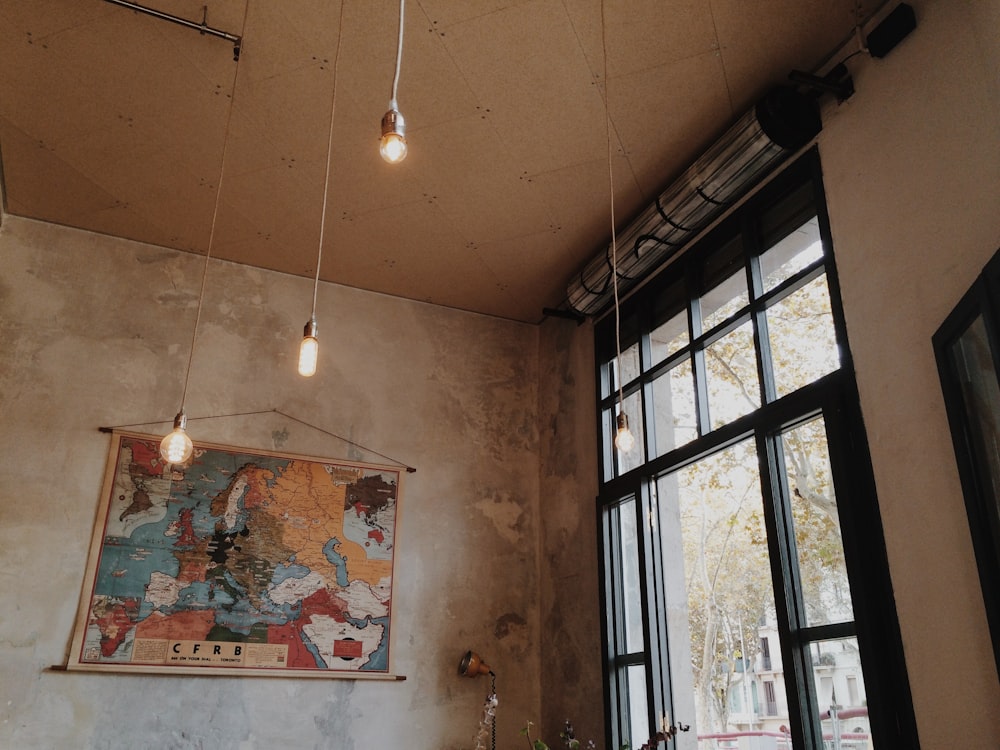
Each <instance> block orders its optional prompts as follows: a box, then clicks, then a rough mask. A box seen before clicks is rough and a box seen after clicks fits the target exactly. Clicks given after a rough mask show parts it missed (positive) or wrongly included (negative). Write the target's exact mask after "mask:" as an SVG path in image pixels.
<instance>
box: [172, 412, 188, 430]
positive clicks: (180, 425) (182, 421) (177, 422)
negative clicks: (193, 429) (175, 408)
mask: <svg viewBox="0 0 1000 750" xmlns="http://www.w3.org/2000/svg"><path fill="white" fill-rule="evenodd" d="M187 423H188V418H187V414H185V413H184V410H183V409H181V410H180V411H179V412H177V416H176V417H174V429H175V430H186V429H187Z"/></svg>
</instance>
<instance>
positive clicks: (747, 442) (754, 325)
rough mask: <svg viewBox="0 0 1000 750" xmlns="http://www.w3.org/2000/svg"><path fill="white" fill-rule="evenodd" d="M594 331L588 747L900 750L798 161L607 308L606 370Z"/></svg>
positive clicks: (874, 566) (890, 654) (876, 554)
mask: <svg viewBox="0 0 1000 750" xmlns="http://www.w3.org/2000/svg"><path fill="white" fill-rule="evenodd" d="M614 325H615V323H614V316H608V317H606V318H605V319H604V320H602V321H600V322H599V323H598V325H597V329H596V352H597V355H598V357H597V359H598V362H597V364H598V375H599V377H598V383H599V388H600V392H599V394H598V396H599V410H600V423H601V429H602V439H601V451H602V454H601V471H602V476H601V495H600V498H599V503H600V508H601V514H602V519H603V521H602V559H603V562H604V570H603V580H604V584H603V587H604V591H603V596H604V603H605V611H606V617H605V623H604V624H605V635H606V648H607V653H606V660H605V664H606V665H607V666H606V673H607V683H608V690H607V694H608V696H609V702H610V705H609V711H610V713H609V716H610V718H611V721H610V722H609V724H610V726H609V737H608V745H609V746H610V747H619V746H620V745H621V744H623V743H625V742H628V743H629V744H630V745H631V746H632V747H638V746H639V745H641V744H642V743H643V742H644V741H645V740H646V739H647V738H648V737H649V736H651V734H652V733H653V732H654V731H656V730H657V729H658V728H660V727H661V726H662V725H663V723H664V722H667V723H671V722H672V723H677V724H678V725H681V724H683V725H689V726H690V730H689V731H687V732H684V733H680V734H678V736H677V738H676V739H675V740H674V743H675V747H676V748H679V749H682V750H716V749H717V748H721V747H729V746H733V747H735V746H737V745H740V743H741V739H740V738H741V737H750V736H760V733H764V735H765V736H769V737H773V738H774V741H775V742H776V743H777V745H776V747H779V748H792V747H794V748H803V749H805V750H821V749H822V748H824V747H827V746H828V745H826V744H824V742H826V743H829V742H831V741H834V740H836V742H839V743H841V744H840V745H839V746H840V747H843V748H850V747H855V746H856V747H859V748H860V747H864V748H868V747H869V746H871V747H876V748H894V747H907V748H916V747H917V742H916V730H915V726H914V720H913V711H912V705H911V703H910V697H909V689H908V683H907V679H906V672H905V667H904V662H903V658H902V647H901V644H900V639H899V633H898V625H897V623H896V620H895V610H894V605H893V603H892V590H891V586H890V583H889V579H888V568H887V563H886V560H885V547H884V542H883V540H882V535H881V522H880V520H879V515H878V509H877V503H876V499H875V496H874V485H873V481H872V477H871V468H870V464H869V459H868V455H867V446H866V444H865V440H864V432H863V429H862V426H861V419H860V414H859V410H858V402H857V392H856V386H855V383H854V379H853V370H852V367H851V360H850V352H849V349H848V346H847V339H846V335H845V332H844V326H843V319H842V315H841V312H840V308H839V301H838V297H837V293H836V269H835V266H834V263H833V256H832V250H831V247H830V241H829V230H828V226H827V219H826V214H825V206H824V204H823V198H822V184H821V180H820V171H819V160H818V156H817V154H816V153H815V151H813V152H811V153H809V154H807V155H806V156H805V157H803V158H802V159H800V160H799V161H798V162H797V163H796V164H794V165H792V166H790V167H789V168H788V169H786V170H785V171H784V172H783V173H782V174H781V175H780V176H779V177H778V178H776V179H775V180H773V181H772V182H771V184H769V185H768V186H766V187H765V188H764V189H762V190H761V191H759V192H758V193H757V194H756V195H755V196H753V197H752V198H750V199H749V200H747V201H746V202H745V203H744V204H743V206H741V207H740V208H739V209H738V210H736V211H734V212H733V213H732V214H731V215H730V216H729V217H727V218H726V219H725V220H724V221H723V222H722V223H720V224H719V226H718V227H716V228H715V229H713V230H712V232H711V233H709V234H708V235H707V236H706V237H705V238H704V239H702V240H701V241H700V242H699V243H698V244H697V245H696V246H695V247H693V248H691V249H690V250H689V251H688V252H687V253H686V254H685V255H684V256H682V257H681V258H680V259H679V260H676V261H675V262H673V263H672V264H670V265H668V266H667V267H666V268H665V269H664V270H663V271H661V272H660V273H659V275H658V276H657V277H656V278H654V279H653V280H651V281H650V282H649V283H647V284H645V285H644V286H643V287H642V288H641V289H639V291H637V292H636V293H635V294H633V295H632V296H631V297H629V298H628V299H627V300H626V301H625V302H623V304H622V306H621V311H620V329H621V342H622V347H623V351H622V356H621V358H620V360H619V358H618V357H617V356H616V350H615V339H616V336H615V329H614ZM619 388H620V389H621V396H622V400H623V406H624V410H625V412H626V414H627V415H628V418H629V424H630V426H631V428H632V431H633V433H634V434H635V435H636V446H635V448H633V450H632V451H630V452H629V453H621V452H619V451H617V450H616V449H615V447H614V445H613V438H614V428H615V417H616V415H617V411H618V403H619ZM859 571H863V575H862V574H860V573H859ZM846 720H849V721H850V722H851V724H850V725H845V726H846V727H847V728H848V729H849V728H851V727H856V728H858V731H855V732H853V733H852V735H851V737H848V736H847V735H844V734H842V731H846V729H845V728H844V727H842V726H841V724H842V721H846ZM850 743H854V744H850ZM869 743H871V744H870V745H869Z"/></svg>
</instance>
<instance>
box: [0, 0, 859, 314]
mask: <svg viewBox="0 0 1000 750" xmlns="http://www.w3.org/2000/svg"><path fill="white" fill-rule="evenodd" d="M206 3H207V5H206ZM144 4H147V5H148V6H150V7H155V8H156V9H157V10H160V11H163V12H166V13H169V14H174V15H176V16H178V17H181V18H185V19H187V20H189V21H194V22H200V21H201V18H202V12H203V8H206V12H207V16H206V19H205V20H206V22H207V24H208V25H209V26H211V27H213V28H216V29H221V30H222V31H225V32H229V33H234V34H243V33H244V19H245V20H246V26H245V37H244V39H243V44H242V56H241V62H240V63H239V65H237V64H236V63H235V62H234V61H233V45H232V43H231V42H229V41H226V40H223V39H218V38H215V37H212V36H210V35H203V34H199V33H197V31H195V30H192V29H186V28H183V27H181V26H178V25H175V24H170V23H166V22H164V21H163V20H161V19H156V18H152V17H150V16H148V15H145V14H142V13H138V12H135V11H133V10H129V9H126V8H122V7H119V6H116V5H113V4H112V3H109V2H103V1H102V0H3V2H2V3H0V70H2V71H3V72H4V75H3V76H2V77H0V164H2V166H3V169H4V174H3V179H4V184H5V189H6V194H5V196H4V199H5V201H6V210H8V211H13V212H16V213H18V214H22V215H25V216H31V217H34V218H40V219H45V220H49V221H54V222H58V223H63V224H69V225H72V226H78V227H81V228H84V229H89V230H92V231H97V232H104V233H107V234H111V235H117V236H121V237H128V238H132V239H139V240H142V241H145V242H152V243H156V244H163V245H165V246H169V247H175V248H178V249H183V250H191V251H194V252H205V250H206V247H207V242H208V233H209V227H210V225H211V217H212V212H213V208H214V205H215V196H216V187H217V185H218V181H219V177H220V174H219V167H220V164H221V162H222V159H223V153H224V152H225V162H226V163H225V178H224V180H223V183H222V193H221V196H220V202H219V214H218V219H217V223H216V234H215V243H214V246H213V254H215V255H217V256H218V257H220V258H227V259H231V260H234V261H237V262H243V263H248V264H250V265H255V266H260V267H263V268H272V269H275V270H279V271H285V272H288V273H293V274H301V275H304V276H311V275H312V273H313V272H314V270H315V259H316V250H317V244H318V241H319V222H320V216H321V212H322V208H321V203H322V196H323V175H324V173H325V167H326V147H327V137H328V133H329V131H328V126H329V111H330V110H329V107H330V97H331V94H332V91H333V60H334V56H335V54H336V51H337V50H336V43H337V38H338V32H340V29H338V23H339V19H340V17H341V4H340V3H339V2H329V0H296V1H295V2H273V1H269V0H144ZM855 5H856V3H855V0H761V2H760V3H754V4H752V5H750V4H747V3H742V2H739V1H738V0H713V2H712V3H711V4H708V3H703V2H699V0H670V2H662V0H606V1H605V2H604V3H603V7H604V8H605V10H606V39H607V54H608V71H609V74H610V81H609V82H608V84H609V85H608V87H607V88H608V91H609V93H610V109H611V118H612V121H613V125H614V133H613V137H614V149H615V156H614V168H615V185H616V196H615V209H616V216H617V218H618V219H619V228H620V229H621V228H623V227H624V225H625V224H626V223H627V220H628V217H629V216H630V215H632V214H634V213H635V212H637V211H638V210H640V209H641V208H642V206H643V205H644V202H645V201H646V200H648V199H649V198H651V197H652V196H653V195H655V194H656V193H657V192H658V191H659V190H660V189H661V188H662V187H663V186H664V185H665V184H666V183H667V182H668V181H669V180H671V179H672V178H674V177H676V176H677V174H678V173H680V172H681V171H682V170H683V169H684V168H685V167H686V166H687V165H688V164H690V163H691V161H693V160H694V159H695V158H696V157H697V156H698V155H699V154H700V153H701V152H702V151H703V150H704V148H705V147H706V146H707V145H708V143H709V142H710V141H711V139H712V138H713V137H714V136H715V134H718V133H721V132H722V131H723V130H725V128H726V127H727V126H728V124H729V123H730V122H731V121H732V118H733V115H734V114H739V113H741V112H742V111H744V110H745V108H746V107H748V106H749V105H750V104H751V103H752V102H753V101H754V100H755V99H756V97H757V96H759V94H760V93H761V92H762V91H763V90H764V89H766V88H767V87H769V86H770V85H772V84H773V83H776V82H778V81H781V80H784V79H785V77H786V76H787V73H788V71H789V70H791V69H792V68H799V69H805V70H809V69H810V68H811V67H812V66H815V65H816V63H817V62H819V61H820V60H821V59H823V58H824V57H825V56H826V55H827V54H828V53H829V52H831V51H832V48H833V46H834V45H835V44H836V43H838V42H839V41H841V40H842V39H844V38H846V37H847V35H848V34H849V33H850V31H851V29H852V28H853V25H854V23H855V19H854V18H853V16H852V13H853V12H854V8H855ZM601 8H602V2H601V0H573V2H568V1H567V0H463V2H453V0H413V2H410V3H408V4H407V15H406V23H405V36H404V43H403V58H402V63H401V69H400V80H399V90H398V101H399V106H400V110H401V111H402V113H403V115H404V117H405V118H406V121H407V137H408V142H409V146H410V153H409V156H408V157H407V159H406V161H404V162H403V163H402V164H399V165H395V166H390V165H387V164H385V163H384V162H382V161H381V159H380V158H379V157H378V155H377V142H378V136H379V122H380V120H381V117H382V115H383V113H384V112H385V111H386V109H387V107H388V104H389V98H390V95H391V87H392V80H393V72H394V67H395V56H396V43H397V39H398V37H397V22H398V10H399V5H398V4H397V3H396V2H384V3H372V2H369V1H368V0H345V3H344V5H343V23H344V28H343V30H342V31H343V33H342V46H343V48H342V50H341V55H340V62H339V68H338V73H337V78H338V80H337V89H338V90H337V116H336V121H335V124H334V142H333V150H332V159H331V165H332V167H331V169H332V171H331V179H330V189H329V196H328V203H327V238H326V242H325V248H324V253H325V257H324V263H323V272H322V276H323V278H324V279H329V280H332V281H336V282H339V283H346V284H350V285H352V286H357V287H360V288H364V289H371V290H375V291H379V292H384V293H387V294H397V295H400V296H404V297H409V298H413V299H419V300H427V301H432V302H435V303H438V304H443V305H448V306H453V307H461V308H464V309H469V310H476V311H479V312H484V313H487V314H491V315H500V316H503V317H511V318H515V319H518V320H527V321H532V322H534V321H536V320H537V319H538V315H539V312H538V311H539V310H540V309H541V308H542V307H544V306H554V305H556V304H558V303H559V302H560V300H561V299H562V297H563V295H564V292H565V288H564V287H565V281H566V279H568V278H569V277H570V276H571V275H572V274H574V273H576V272H577V271H579V269H580V268H582V267H583V266H584V265H585V264H586V263H587V262H588V261H589V259H590V258H591V257H592V256H593V254H594V253H595V252H597V251H598V249H599V248H600V247H601V246H602V245H603V244H606V243H607V241H608V234H609V232H608V229H607V227H608V224H609V195H608V182H607V168H606V165H607V140H606V132H605V109H604V103H603V98H602V89H603V88H604V85H605V82H604V81H603V71H604V66H603V63H604V48H603V46H602V34H601V29H602V26H601V24H602V19H601ZM237 74H238V82H237V90H236V92H235V96H234V98H233V99H232V100H230V96H231V94H232V89H233V82H234V77H236V76H237ZM231 102H232V104H233V107H234V109H233V115H232V121H231V122H230V124H229V125H228V142H227V135H226V134H227V118H228V114H229V105H230V103H231ZM328 257H329V260H328V259H327V258H328Z"/></svg>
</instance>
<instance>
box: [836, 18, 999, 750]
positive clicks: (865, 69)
mask: <svg viewBox="0 0 1000 750" xmlns="http://www.w3.org/2000/svg"><path fill="white" fill-rule="evenodd" d="M911 4H912V5H913V6H914V8H915V10H916V13H917V19H918V28H917V29H916V30H915V31H914V32H913V33H912V34H911V35H910V37H908V38H907V39H906V40H904V41H903V43H902V44H901V45H900V46H899V47H897V48H896V49H895V50H894V51H893V52H891V53H890V54H889V55H888V56H887V57H886V58H884V59H882V60H872V59H869V58H867V57H864V56H859V57H856V58H853V60H852V61H851V62H850V63H848V64H849V66H850V68H851V70H852V71H854V74H855V76H854V77H855V84H856V87H857V93H856V94H855V95H854V96H853V97H852V98H851V99H850V100H849V101H848V102H846V103H844V104H841V105H839V106H837V105H831V107H829V108H828V110H827V111H826V112H825V113H824V128H823V133H822V135H821V136H820V139H819V146H820V155H821V158H822V161H823V172H824V181H825V185H826V192H827V203H828V207H829V211H830V222H831V225H832V229H833V242H834V248H835V253H836V257H837V265H838V269H839V271H840V279H841V286H842V296H843V301H844V307H845V311H846V315H847V327H848V337H849V339H850V343H851V348H852V350H853V353H854V359H855V366H856V370H857V376H858V385H859V388H860V392H861V401H862V408H863V412H864V417H865V421H866V426H867V430H868V436H869V440H870V444H871V452H872V461H873V465H874V469H875V479H876V484H877V489H878V495H879V504H880V507H881V512H882V520H883V524H884V527H885V535H886V544H887V548H888V554H889V565H890V569H891V573H892V579H893V585H894V588H895V595H896V606H897V609H898V612H899V618H900V625H901V629H902V635H903V645H904V649H905V652H906V661H907V668H908V670H909V675H910V683H911V688H912V692H913V700H914V707H915V710H916V714H917V724H918V729H919V732H920V739H921V746H922V747H923V748H925V749H928V748H941V749H942V750H944V749H945V748H952V747H969V748H994V747H997V746H998V743H1000V684H998V679H997V672H996V667H995V663H994V660H993V653H992V649H991V642H990V636H989V632H988V630H987V625H986V615H985V610H984V607H983V600H982V594H981V591H980V588H979V579H978V574H977V569H976V565H975V560H974V557H973V551H972V546H971V544H972V543H971V539H970V535H969V526H968V519H967V516H966V513H965V506H964V501H963V498H962V493H961V488H960V486H959V481H958V475H957V469H956V465H955V458H954V451H953V448H952V443H951V435H950V432H949V429H948V423H947V420H946V416H945V412H944V404H943V401H942V396H941V387H940V384H939V381H938V376H937V370H936V365H935V362H934V352H933V350H932V348H931V336H932V335H933V333H934V331H935V330H936V329H937V327H938V326H939V325H940V324H941V322H942V321H943V320H944V318H945V316H946V315H947V314H948V313H949V312H950V311H951V309H952V308H953V307H954V306H955V304H956V303H957V302H958V300H959V299H960V297H961V296H962V294H963V293H964V292H965V291H966V289H968V287H969V285H970V284H971V283H972V281H973V280H974V279H975V278H976V276H977V275H978V274H979V273H980V271H981V270H982V267H983V265H984V264H985V263H986V261H987V260H988V259H989V258H990V257H991V256H992V255H993V253H994V252H996V251H997V249H998V248H1000V33H998V30H1000V3H998V2H996V0H977V1H972V2H970V1H968V0H943V1H941V2H912V3H911Z"/></svg>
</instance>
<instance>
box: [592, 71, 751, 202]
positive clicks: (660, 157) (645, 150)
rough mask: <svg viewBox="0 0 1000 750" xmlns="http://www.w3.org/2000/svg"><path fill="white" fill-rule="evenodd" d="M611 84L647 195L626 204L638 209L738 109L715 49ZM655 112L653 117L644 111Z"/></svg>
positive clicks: (615, 112) (620, 126)
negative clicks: (733, 105)
mask: <svg viewBox="0 0 1000 750" xmlns="http://www.w3.org/2000/svg"><path fill="white" fill-rule="evenodd" d="M609 86H610V100H611V112H612V121H613V123H614V127H615V131H616V132H617V133H618V134H619V136H620V137H621V140H622V143H623V144H624V145H625V152H626V154H627V156H628V161H629V165H630V167H631V171H632V175H633V177H634V179H635V181H636V183H637V184H638V185H639V187H640V189H641V190H642V194H643V196H644V198H643V199H642V200H641V201H640V204H636V203H634V202H632V203H630V204H627V205H626V206H623V208H625V209H626V213H627V214H634V213H637V212H638V211H639V210H640V209H641V208H642V207H643V206H644V205H645V204H646V203H648V202H649V201H651V200H653V198H654V197H655V196H656V195H657V194H659V192H660V190H661V189H662V188H663V187H664V185H665V184H666V182H667V181H668V180H670V179H672V178H674V177H676V176H677V175H678V174H679V173H680V172H682V171H683V169H684V168H685V167H686V166H687V165H688V164H689V163H690V162H691V161H692V157H691V156H690V155H691V154H694V155H695V156H697V155H698V154H700V153H701V151H702V150H704V148H705V147H707V146H708V145H709V144H710V143H711V142H712V140H713V139H714V138H716V137H717V136H718V135H720V134H721V133H722V132H723V131H724V130H725V128H726V127H727V126H728V125H729V123H730V122H732V120H733V119H734V113H733V112H732V110H731V108H730V104H729V97H728V96H727V94H726V79H725V75H724V72H723V70H722V65H721V63H720V59H719V56H718V54H717V53H714V52H710V53H707V54H705V55H702V56H700V57H689V58H686V59H684V60H679V61H677V62H674V63H671V64H669V65H662V66H660V67H658V68H650V69H647V70H643V71H640V72H638V73H634V74H632V75H629V76H623V77H622V78H619V79H615V80H612V81H611V82H610V83H609ZM652 112H655V113H656V116H655V117H654V116H646V117H643V113H652ZM665 139H669V140H670V142H671V143H670V146H671V147H670V148H669V149H664V147H663V142H664V140H665Z"/></svg>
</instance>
